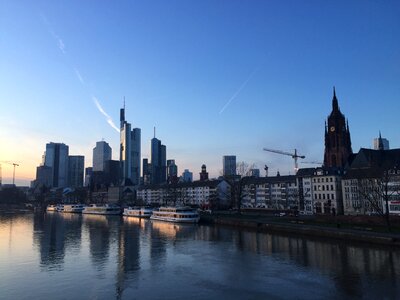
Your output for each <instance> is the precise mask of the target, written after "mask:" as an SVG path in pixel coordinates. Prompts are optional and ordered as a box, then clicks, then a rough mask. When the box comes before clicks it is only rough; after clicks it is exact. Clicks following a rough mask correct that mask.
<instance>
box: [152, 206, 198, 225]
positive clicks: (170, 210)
mask: <svg viewBox="0 0 400 300" xmlns="http://www.w3.org/2000/svg"><path fill="white" fill-rule="evenodd" d="M150 219H152V220H160V221H167V222H176V223H197V222H199V220H200V217H199V214H198V213H197V211H196V210H194V209H192V208H190V207H160V208H159V209H158V210H153V214H152V215H151V217H150Z"/></svg>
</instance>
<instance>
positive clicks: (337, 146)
mask: <svg viewBox="0 0 400 300" xmlns="http://www.w3.org/2000/svg"><path fill="white" fill-rule="evenodd" d="M352 153H353V151H352V149H351V139H350V130H349V123H348V122H346V120H345V117H344V115H343V114H342V113H341V111H340V109H339V104H338V100H337V98H336V91H335V88H333V99H332V112H331V113H330V115H329V117H328V124H327V123H326V122H325V154H324V166H325V167H328V168H329V167H344V166H345V164H346V162H347V159H348V158H349V156H350V155H351V154H352Z"/></svg>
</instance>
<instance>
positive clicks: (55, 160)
mask: <svg viewBox="0 0 400 300" xmlns="http://www.w3.org/2000/svg"><path fill="white" fill-rule="evenodd" d="M68 152H69V148H68V146H67V145H65V144H63V143H48V144H46V152H45V155H44V158H45V159H44V165H45V166H47V167H51V168H52V174H51V182H52V187H66V186H68Z"/></svg>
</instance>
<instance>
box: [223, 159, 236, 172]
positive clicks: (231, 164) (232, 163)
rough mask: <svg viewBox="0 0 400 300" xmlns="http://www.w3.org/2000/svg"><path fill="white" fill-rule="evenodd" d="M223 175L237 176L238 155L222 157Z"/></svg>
mask: <svg viewBox="0 0 400 300" xmlns="http://www.w3.org/2000/svg"><path fill="white" fill-rule="evenodd" d="M222 167H223V171H222V173H223V176H235V175H236V156H235V155H225V156H224V157H223V159H222Z"/></svg>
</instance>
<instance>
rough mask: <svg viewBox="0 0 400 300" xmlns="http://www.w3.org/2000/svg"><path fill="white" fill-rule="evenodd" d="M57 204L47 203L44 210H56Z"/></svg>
mask: <svg viewBox="0 0 400 300" xmlns="http://www.w3.org/2000/svg"><path fill="white" fill-rule="evenodd" d="M57 208H58V207H57V205H54V204H49V205H47V208H46V211H57Z"/></svg>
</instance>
